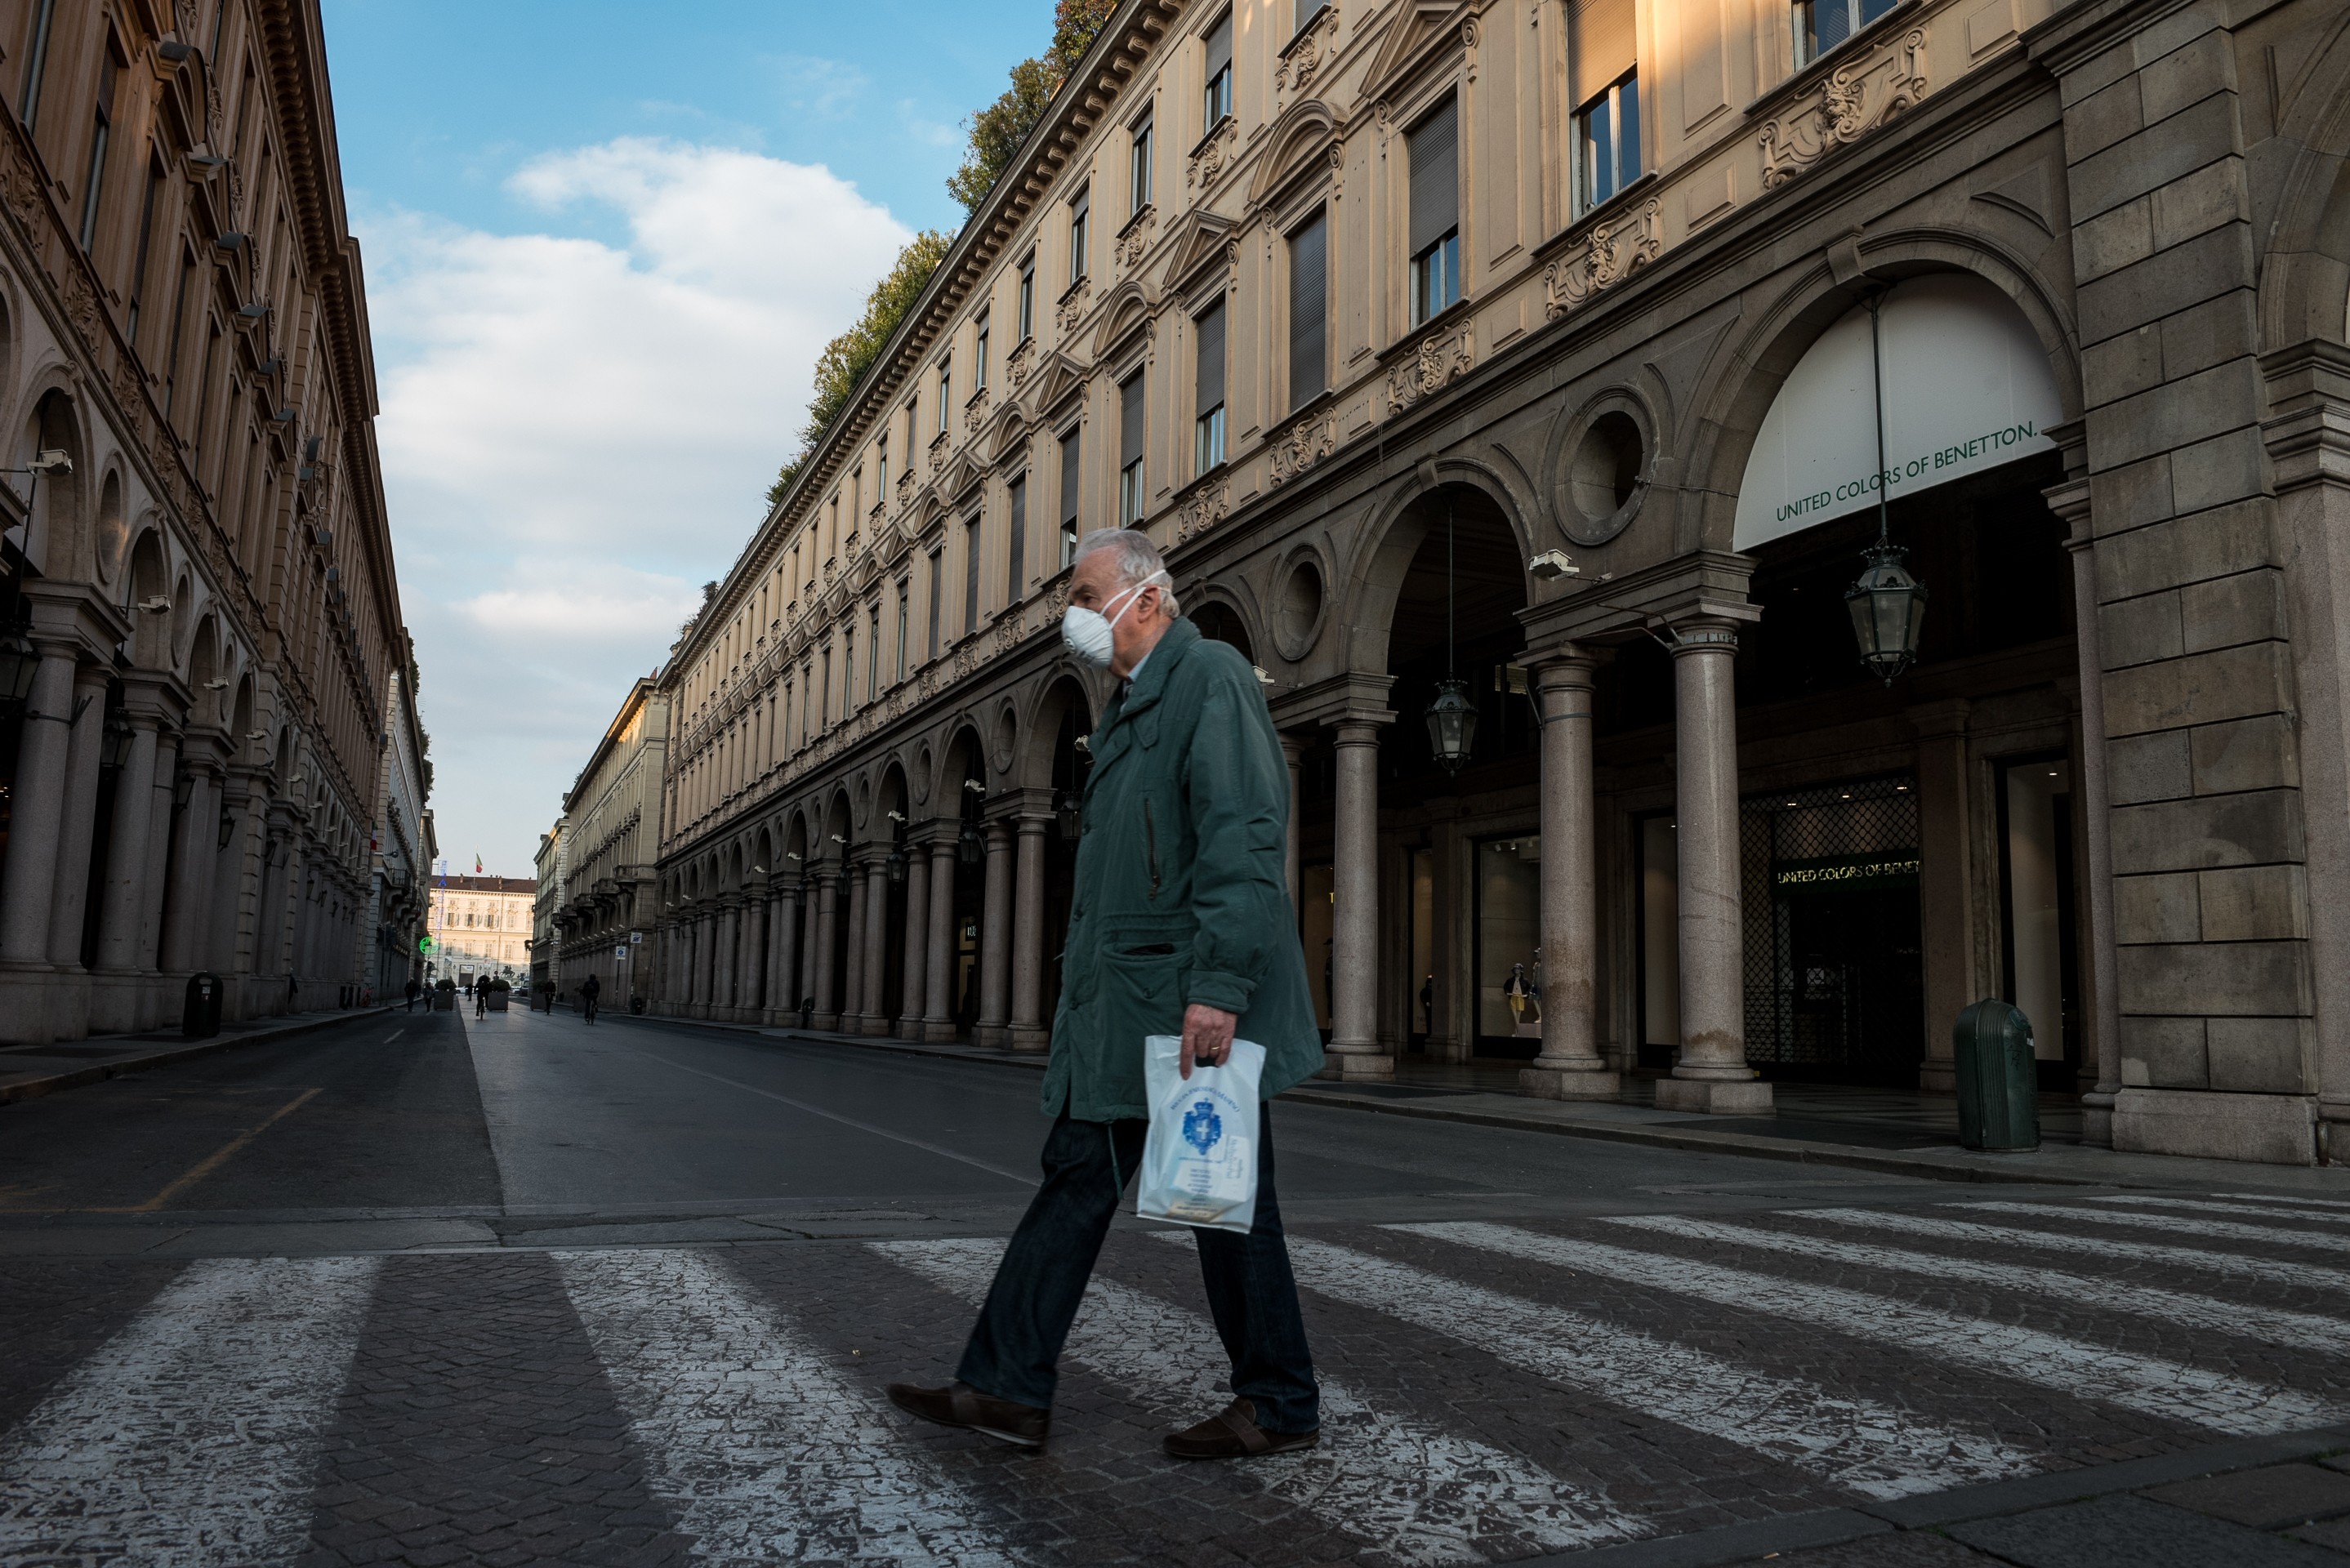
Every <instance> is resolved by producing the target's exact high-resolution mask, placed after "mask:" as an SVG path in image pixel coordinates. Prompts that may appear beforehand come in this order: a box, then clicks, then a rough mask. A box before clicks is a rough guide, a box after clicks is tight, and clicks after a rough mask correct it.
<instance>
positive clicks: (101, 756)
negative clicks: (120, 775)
mask: <svg viewBox="0 0 2350 1568" xmlns="http://www.w3.org/2000/svg"><path fill="white" fill-rule="evenodd" d="M131 733H132V732H131V729H130V719H129V718H128V717H126V716H125V715H124V713H123V711H122V710H120V708H118V709H116V710H115V711H113V712H111V713H109V714H108V715H107V716H106V729H105V731H104V732H103V733H102V734H101V735H100V737H99V742H98V765H99V767H101V768H103V769H105V770H106V771H107V772H109V773H113V772H115V771H117V770H119V769H120V767H121V766H122V764H123V763H127V762H129V761H130V740H131Z"/></svg>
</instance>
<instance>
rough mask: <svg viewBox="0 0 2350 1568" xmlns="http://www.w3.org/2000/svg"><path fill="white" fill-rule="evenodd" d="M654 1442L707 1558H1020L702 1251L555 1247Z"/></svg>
mask: <svg viewBox="0 0 2350 1568" xmlns="http://www.w3.org/2000/svg"><path fill="white" fill-rule="evenodd" d="M555 1258H556V1262H557V1264H558V1266H559V1267H560V1268H561V1270H562V1272H563V1282H564V1286H565V1289H566V1290H567V1292H568V1293H569V1294H570V1297H571V1302H572V1304H573V1306H574V1307H575V1308H577V1311H578V1314H579V1319H580V1322H581V1323H582V1324H585V1325H586V1327H587V1336H588V1339H589V1341H590V1343H591V1344H593V1345H594V1346H595V1349H596V1355H597V1357H598V1359H599V1360H600V1361H601V1362H602V1363H603V1364H604V1367H605V1370H606V1371H607V1372H608V1374H609V1375H610V1376H611V1378H612V1383H613V1386H614V1388H615V1390H616V1391H617V1392H618V1394H619V1398H620V1403H621V1406H622V1407H623V1408H624V1409H625V1410H626V1411H627V1412H628V1415H629V1428H630V1430H631V1432H632V1433H633V1434H634V1435H635V1437H636V1439H637V1441H638V1443H639V1446H640V1447H641V1448H642V1449H644V1451H645V1456H646V1463H647V1466H648V1469H649V1470H650V1474H649V1476H648V1478H647V1480H648V1483H649V1485H650V1489H651V1490H652V1492H653V1495H655V1496H656V1497H658V1498H660V1500H661V1501H664V1502H666V1503H668V1504H670V1505H671V1507H672V1508H674V1509H675V1510H676V1511H677V1516H678V1517H677V1523H678V1528H679V1529H680V1530H681V1531H683V1532H686V1533H688V1534H690V1535H692V1536H693V1537H695V1546H694V1555H695V1556H696V1557H697V1558H699V1559H701V1560H702V1561H704V1562H708V1563H725V1564H734V1563H745V1564H747V1563H773V1562H785V1563H792V1562H806V1561H809V1560H823V1561H833V1560H839V1559H847V1560H851V1561H857V1562H884V1561H886V1562H890V1563H932V1564H938V1565H941V1568H945V1565H949V1564H952V1565H955V1568H1002V1565H1007V1564H1010V1563H1015V1562H1018V1561H1020V1560H1021V1559H1020V1557H1019V1555H1018V1554H1017V1553H1015V1552H1013V1551H1012V1550H1011V1549H1010V1548H1009V1547H1007V1546H1006V1545H1005V1544H1004V1543H1003V1542H1002V1541H1001V1540H1000V1539H999V1538H998V1537H997V1536H996V1534H995V1532H993V1530H992V1529H990V1528H989V1526H988V1525H987V1524H986V1523H985V1522H984V1521H983V1520H982V1519H981V1518H980V1516H979V1512H978V1511H977V1510H976V1509H975V1508H974V1507H972V1504H971V1503H970V1502H969V1501H967V1500H966V1499H965V1498H964V1497H963V1496H962V1494H961V1493H960V1492H958V1491H957V1490H955V1488H954V1487H953V1486H951V1484H950V1483H949V1482H948V1481H947V1480H946V1478H945V1476H944V1475H942V1474H941V1472H940V1471H939V1469H937V1467H936V1466H934V1465H932V1464H931V1462H930V1461H929V1460H928V1459H927V1458H925V1457H924V1456H923V1455H922V1454H921V1453H920V1452H919V1451H918V1450H916V1449H913V1448H912V1447H910V1445H908V1444H907V1443H906V1442H905V1440H904V1438H903V1436H902V1434H900V1433H899V1432H897V1431H895V1430H893V1429H892V1428H893V1427H894V1426H895V1424H896V1423H895V1421H894V1419H893V1418H892V1417H890V1416H889V1414H887V1413H886V1412H885V1411H884V1410H883V1408H882V1407H880V1405H879V1402H878V1401H877V1400H875V1399H874V1398H873V1397H872V1396H871V1395H870V1394H868V1392H866V1391H865V1390H864V1389H863V1388H861V1387H859V1386H858V1385H857V1384H855V1383H853V1382H851V1381H850V1380H849V1379H848V1378H847V1377H845V1376H842V1375H841V1374H840V1373H839V1372H838V1371H837V1370H836V1369H835V1368H834V1367H833V1366H831V1365H830V1364H829V1363H828V1361H827V1358H826V1356H825V1355H824V1354H823V1353H822V1352H821V1351H819V1350H818V1349H816V1346H814V1345H811V1344H810V1343H809V1342H808V1341H807V1339H806V1337H805V1336H804V1335H803V1334H801V1333H800V1332H799V1331H798V1330H797V1329H796V1328H795V1327H794V1326H793V1325H792V1324H790V1323H789V1322H788V1321H787V1320H786V1319H785V1317H784V1315H783V1314H781V1313H779V1312H777V1311H776V1310H775V1308H773V1307H772V1306H770V1305H768V1304H767V1303H765V1302H764V1301H763V1300H761V1299H760V1298H759V1297H758V1296H756V1295H755V1294H754V1293H752V1292H751V1291H750V1290H749V1289H747V1288H746V1287H744V1286H743V1284H742V1283H740V1282H738V1281H736V1280H735V1278H734V1277H733V1275H732V1274H731V1273H729V1272H727V1270H726V1269H725V1267H724V1265H723V1264H722V1263H720V1262H718V1261H717V1260H716V1259H715V1258H713V1257H712V1255H711V1254H709V1253H707V1252H702V1251H684V1250H677V1251H664V1250H653V1249H648V1250H646V1251H594V1252H586V1251H571V1252H556V1254H555Z"/></svg>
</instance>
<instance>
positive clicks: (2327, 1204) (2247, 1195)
mask: <svg viewBox="0 0 2350 1568" xmlns="http://www.w3.org/2000/svg"><path fill="white" fill-rule="evenodd" d="M2215 1196H2217V1197H2220V1198H2241V1199H2248V1200H2251V1201H2256V1202H2261V1203H2295V1204H2306V1205H2308V1206H2309V1207H2310V1208H2312V1209H2350V1199H2345V1198H2296V1197H2293V1196H2292V1195H2291V1194H2288V1193H2283V1192H2221V1193H2218V1194H2216V1195H2215Z"/></svg>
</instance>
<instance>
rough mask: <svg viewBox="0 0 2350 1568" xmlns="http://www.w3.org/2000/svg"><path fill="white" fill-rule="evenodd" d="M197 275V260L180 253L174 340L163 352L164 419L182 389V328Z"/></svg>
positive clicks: (190, 254)
mask: <svg viewBox="0 0 2350 1568" xmlns="http://www.w3.org/2000/svg"><path fill="white" fill-rule="evenodd" d="M195 273H196V258H195V256H194V255H193V254H192V253H190V252H189V251H187V250H185V249H182V251H181V253H180V281H179V282H178V283H177V284H175V285H174V286H172V340H171V342H170V344H169V345H168V346H167V347H166V348H164V350H163V417H164V418H165V419H167V420H168V419H170V418H171V417H172V406H173V404H174V402H175V401H176V400H177V398H178V394H179V388H180V328H181V327H182V325H183V324H184V323H185V322H186V320H187V315H188V286H189V284H190V283H191V282H192V280H193V278H194V276H195Z"/></svg>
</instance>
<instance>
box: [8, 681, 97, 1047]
mask: <svg viewBox="0 0 2350 1568" xmlns="http://www.w3.org/2000/svg"><path fill="white" fill-rule="evenodd" d="M71 712H72V714H73V715H74V717H73V733H72V735H71V736H70V737H69V738H68V742H67V746H66V797H65V810H64V812H63V813H62V814H60V816H59V819H58V832H59V834H60V835H61V836H60V839H59V842H58V844H57V882H56V885H55V886H56V890H55V891H54V892H53V893H52V894H51V895H50V898H51V902H50V906H49V961H50V962H51V963H53V964H55V965H57V967H58V968H59V969H70V970H78V969H79V968H81V935H82V929H83V927H84V924H85V921H84V919H83V917H84V916H85V915H86V914H87V913H88V909H89V861H90V855H91V853H92V851H93V850H94V849H95V848H96V846H97V837H98V774H99V762H100V761H101V760H102V753H101V751H100V746H99V742H102V741H103V740H104V739H105V731H106V670H104V669H103V668H102V667H100V666H99V665H94V664H91V665H84V666H82V667H81V668H80V669H78V670H76V671H75V672H74V701H73V708H72V710H71ZM9 841H10V843H11V844H12V845H13V844H14V843H15V841H16V836H15V835H14V834H11V835H10V836H9ZM80 1023H81V1026H80V1028H79V1029H78V1030H77V1031H76V1033H87V1032H88V1015H87V1013H84V1014H83V1017H82V1019H81V1021H80Z"/></svg>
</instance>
